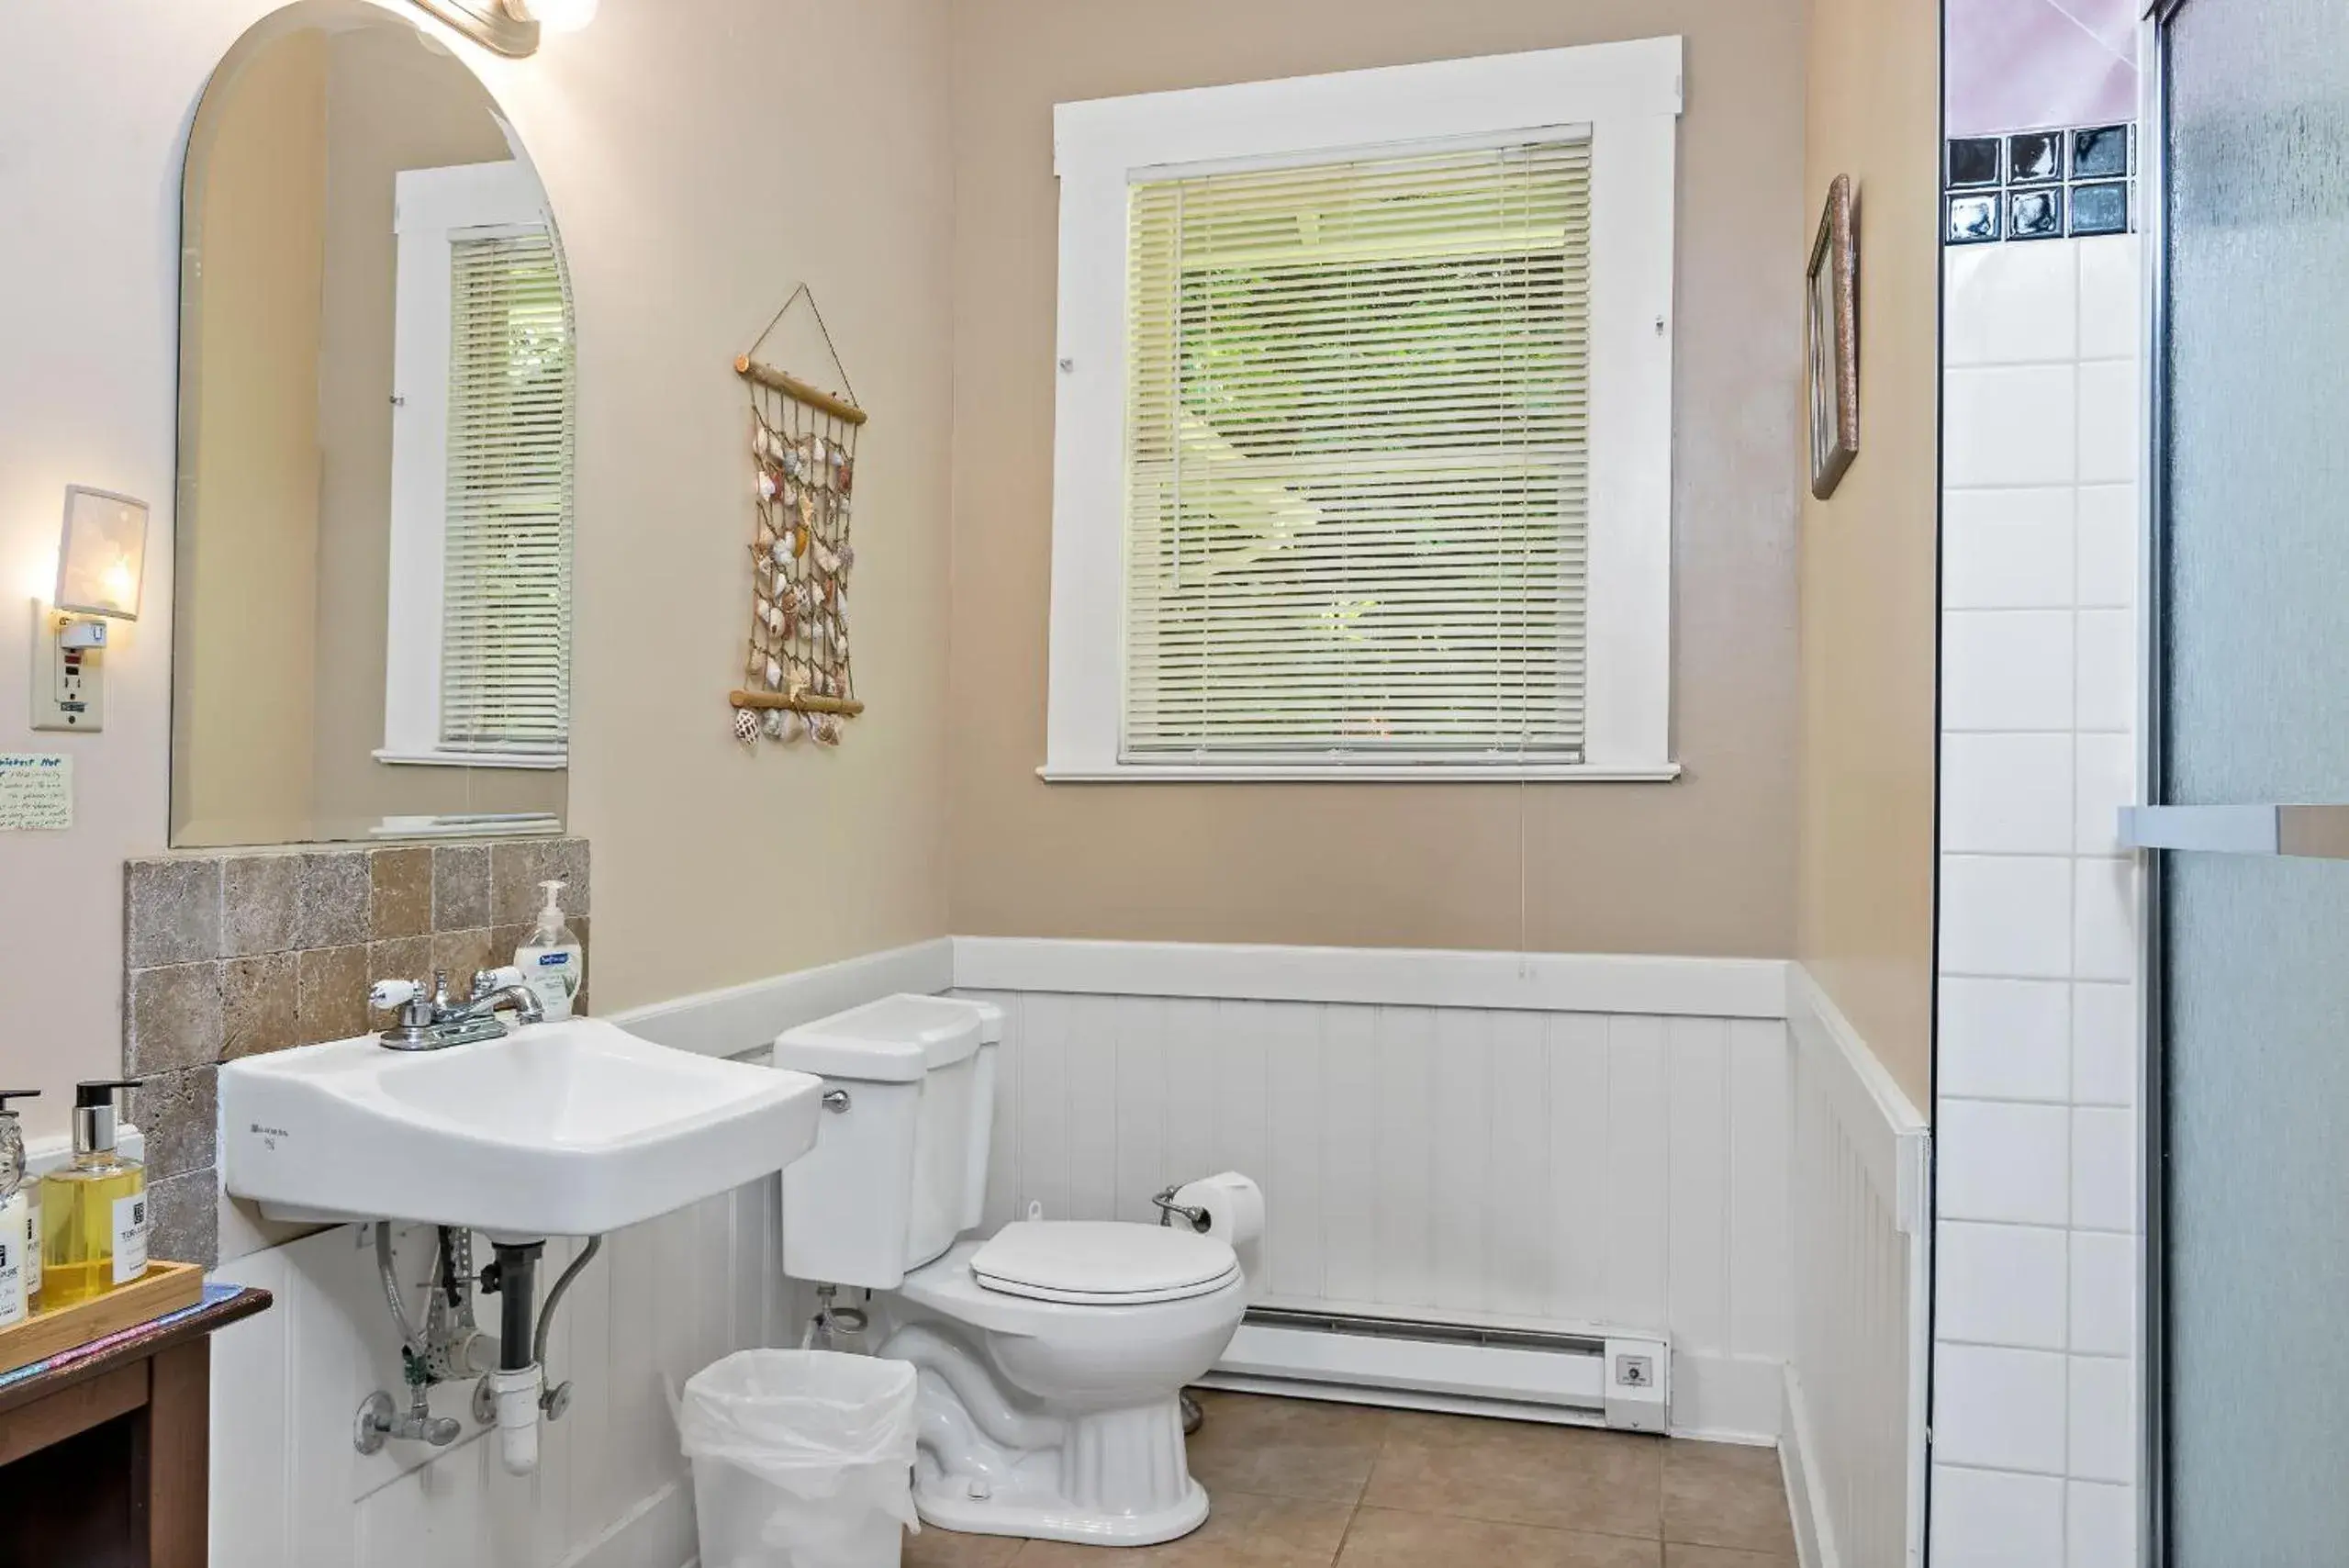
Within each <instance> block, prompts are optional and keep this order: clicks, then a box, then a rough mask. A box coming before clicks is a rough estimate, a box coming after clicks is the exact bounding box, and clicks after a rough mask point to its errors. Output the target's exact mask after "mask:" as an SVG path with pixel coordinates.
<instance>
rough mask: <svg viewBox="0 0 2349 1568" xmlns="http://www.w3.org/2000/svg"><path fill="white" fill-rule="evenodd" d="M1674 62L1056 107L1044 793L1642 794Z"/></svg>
mask: <svg viewBox="0 0 2349 1568" xmlns="http://www.w3.org/2000/svg"><path fill="white" fill-rule="evenodd" d="M1679 59H1680V51H1679V45H1678V40H1676V39H1661V40H1648V41H1646V42H1643V43H1638V44H1626V45H1607V46H1601V47H1598V48H1594V49H1584V50H1552V51H1546V52H1544V53H1540V54H1533V55H1517V56H1507V57H1501V58H1499V59H1493V60H1484V61H1458V62H1442V63H1439V64H1436V65H1428V66H1413V67H1404V68H1400V69H1398V70H1390V71H1376V72H1359V73H1347V74H1343V75H1337V76H1327V77H1314V78H1306V79H1303V80H1299V81H1293V82H1274V83H1263V84H1250V85H1247V86H1241V87H1227V88H1212V89H1205V90H1202V91H1196V92H1186V93H1172V94H1158V95H1148V96H1145V97H1140V98H1126V99H1114V100H1104V101H1101V102H1096V103H1087V104H1072V105H1063V106H1061V107H1060V110H1059V113H1058V117H1057V133H1058V142H1059V145H1058V164H1059V170H1060V174H1061V181H1062V196H1061V202H1062V209H1061V210H1062V223H1061V271H1060V275H1061V279H1062V299H1061V346H1060V353H1061V361H1060V370H1061V376H1060V382H1061V385H1060V389H1059V390H1060V397H1059V409H1058V415H1059V425H1058V431H1057V455H1056V475H1055V498H1054V547H1053V624H1052V690H1051V715H1050V726H1049V745H1048V755H1047V757H1046V766H1045V767H1044V769H1043V772H1044V774H1045V776H1046V778H1068V779H1118V778H1142V779H1147V778H1185V779H1192V778H1431V777H1433V778H1442V777H1460V776H1468V777H1478V778H1492V777H1557V778H1627V777H1630V778H1669V777H1671V776H1672V773H1673V771H1674V769H1673V768H1672V764H1671V760H1670V756H1669V753H1668V746H1667V734H1668V719H1669V695H1668V693H1669V656H1670V652H1669V651H1670V626H1669V614H1670V591H1671V583H1670V561H1671V555H1670V528H1671V521H1670V451H1671V449H1670V433H1669V432H1670V417H1671V414H1670V387H1671V383H1670V366H1671V337H1670V304H1671V254H1672V251H1671V218H1672V135H1673V121H1674V118H1675V117H1676V115H1677V112H1678V106H1679V87H1678V76H1679Z"/></svg>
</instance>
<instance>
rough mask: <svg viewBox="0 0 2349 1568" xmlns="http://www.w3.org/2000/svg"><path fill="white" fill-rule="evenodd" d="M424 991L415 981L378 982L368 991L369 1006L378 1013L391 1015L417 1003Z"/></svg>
mask: <svg viewBox="0 0 2349 1568" xmlns="http://www.w3.org/2000/svg"><path fill="white" fill-rule="evenodd" d="M423 990H424V988H423V986H421V985H419V983H417V982H416V981H415V980H377V981H376V982H375V984H374V986H372V987H370V988H369V990H368V991H367V1005H368V1006H370V1007H373V1008H375V1010H376V1011H377V1012H380V1013H389V1012H391V1011H393V1010H394V1009H395V1008H400V1007H405V1006H407V1005H408V1003H409V1002H413V1001H415V1000H416V999H417V997H418V996H419V995H420V994H421V993H422V992H423Z"/></svg>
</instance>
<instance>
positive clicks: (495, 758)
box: [376, 162, 573, 767]
mask: <svg viewBox="0 0 2349 1568" xmlns="http://www.w3.org/2000/svg"><path fill="white" fill-rule="evenodd" d="M397 228H398V235H399V293H398V306H397V356H396V363H395V368H394V372H393V384H394V386H395V389H396V390H395V394H394V398H393V408H392V503H391V505H392V521H391V570H390V591H391V602H392V605H393V609H394V613H393V614H392V616H391V618H390V622H389V629H388V633H387V641H386V660H385V690H384V745H383V750H382V751H380V752H379V753H377V754H376V755H377V757H378V759H379V760H382V761H385V762H392V763H434V762H446V763H456V764H466V765H471V766H475V767H561V766H563V764H564V761H565V748H566V746H567V745H568V739H569V722H570V633H571V612H570V595H569V573H570V555H571V487H572V472H571V470H572V420H571V405H572V396H573V392H572V363H571V331H570V314H569V308H568V306H567V304H566V302H565V297H564V290H563V276H562V263H561V260H560V258H559V257H558V256H557V255H556V253H555V249H554V239H553V236H552V234H551V233H550V231H549V228H548V225H547V222H546V219H545V216H544V213H543V208H542V206H541V197H540V195H539V187H538V183H537V181H535V180H534V179H532V178H531V176H530V174H529V172H528V171H527V170H525V169H523V168H522V167H520V165H519V164H516V163H512V162H500V163H479V164H466V165H460V166H457V167H453V168H445V169H409V170H404V171H402V172H401V174H400V175H399V198H398V221H397Z"/></svg>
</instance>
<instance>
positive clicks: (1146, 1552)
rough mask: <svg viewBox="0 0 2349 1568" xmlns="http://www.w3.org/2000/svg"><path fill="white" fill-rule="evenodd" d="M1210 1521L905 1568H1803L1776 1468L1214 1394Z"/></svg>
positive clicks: (1720, 1453) (960, 1546)
mask: <svg viewBox="0 0 2349 1568" xmlns="http://www.w3.org/2000/svg"><path fill="white" fill-rule="evenodd" d="M1201 1399H1202V1403H1203V1404H1204V1405H1205V1406H1206V1407H1207V1425H1206V1426H1205V1428H1202V1430H1201V1431H1200V1433H1199V1435H1198V1436H1197V1437H1195V1438H1193V1439H1191V1473H1192V1474H1193V1475H1195V1476H1197V1477H1198V1478H1199V1482H1200V1484H1202V1485H1203V1486H1205V1487H1206V1488H1207V1491H1208V1495H1210V1496H1211V1497H1212V1498H1213V1499H1214V1512H1213V1513H1211V1514H1210V1515H1209V1516H1208V1519H1207V1522H1206V1524H1204V1525H1203V1526H1202V1527H1201V1528H1200V1529H1197V1530H1195V1531H1193V1532H1192V1533H1191V1534H1190V1535H1188V1536H1185V1537H1184V1538H1183V1539H1182V1540H1176V1541H1169V1542H1168V1543H1167V1544H1166V1545H1164V1546H1153V1547H1144V1548H1141V1549H1138V1550H1127V1551H1111V1550H1105V1549H1102V1548H1098V1547H1085V1546H1066V1545H1061V1544H1059V1543H1057V1542H1053V1541H1041V1540H1037V1541H1023V1540H1006V1539H1004V1538H1002V1537H1000V1536H979V1535H950V1534H948V1533H947V1532H945V1530H937V1529H925V1530H923V1532H922V1534H921V1535H920V1536H918V1537H916V1538H913V1539H912V1540H908V1541H907V1543H906V1551H905V1564H906V1568H1004V1565H1005V1564H1009V1563H1017V1564H1019V1565H1020V1568H1078V1565H1079V1564H1092V1565H1094V1568H1331V1565H1332V1564H1335V1565H1336V1568H1484V1565H1486V1564H1493V1565H1505V1568H1794V1562H1795V1537H1794V1530H1793V1527H1792V1526H1791V1524H1790V1523H1789V1522H1788V1519H1787V1517H1786V1493H1785V1487H1784V1484H1783V1482H1782V1481H1781V1480H1780V1478H1779V1472H1778V1456H1777V1454H1776V1453H1775V1452H1773V1450H1769V1449H1753V1448H1738V1447H1733V1446H1730V1445H1728V1444H1723V1443H1694V1442H1683V1441H1679V1440H1670V1441H1667V1440H1665V1439H1661V1438H1641V1437H1634V1436H1631V1435H1630V1434H1628V1433H1623V1432H1599V1431H1591V1430H1588V1429H1585V1428H1578V1427H1543V1426H1535V1425H1531V1424H1529V1423H1527V1422H1522V1421H1486V1420H1480V1419H1477V1418H1476V1417H1466V1416H1425V1415H1419V1414H1416V1413H1414V1412H1409V1411H1400V1410H1395V1411H1389V1410H1373V1409H1370V1408H1367V1407H1364V1406H1352V1405H1325V1404H1320V1403H1317V1402H1314V1401H1310V1400H1302V1399H1265V1398H1259V1397H1257V1396H1254V1395H1250V1394H1214V1393H1203V1394H1202V1395H1201Z"/></svg>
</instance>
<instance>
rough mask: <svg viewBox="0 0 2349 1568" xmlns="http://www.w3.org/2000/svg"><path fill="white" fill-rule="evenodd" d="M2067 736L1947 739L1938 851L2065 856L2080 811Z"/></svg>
mask: <svg viewBox="0 0 2349 1568" xmlns="http://www.w3.org/2000/svg"><path fill="white" fill-rule="evenodd" d="M2074 745H2075V741H2074V740H2073V737H2071V736H2070V735H2062V734H2053V735H1952V736H1950V738H1949V740H1948V741H1947V742H1946V743H1945V744H1944V745H1942V747H1941V800H1942V807H1941V847H1942V848H1943V849H1945V850H1948V851H1949V852H1951V853H1952V854H1961V855H2065V854H2069V853H2070V852H2071V849H2072V840H2073V837H2074V834H2075V817H2076V816H2077V815H2078V814H2079V803H2078V801H2077V799H2076V797H2075V792H2074V789H2073V781H2072V770H2073V758H2072V753H2073V747H2074Z"/></svg>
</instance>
